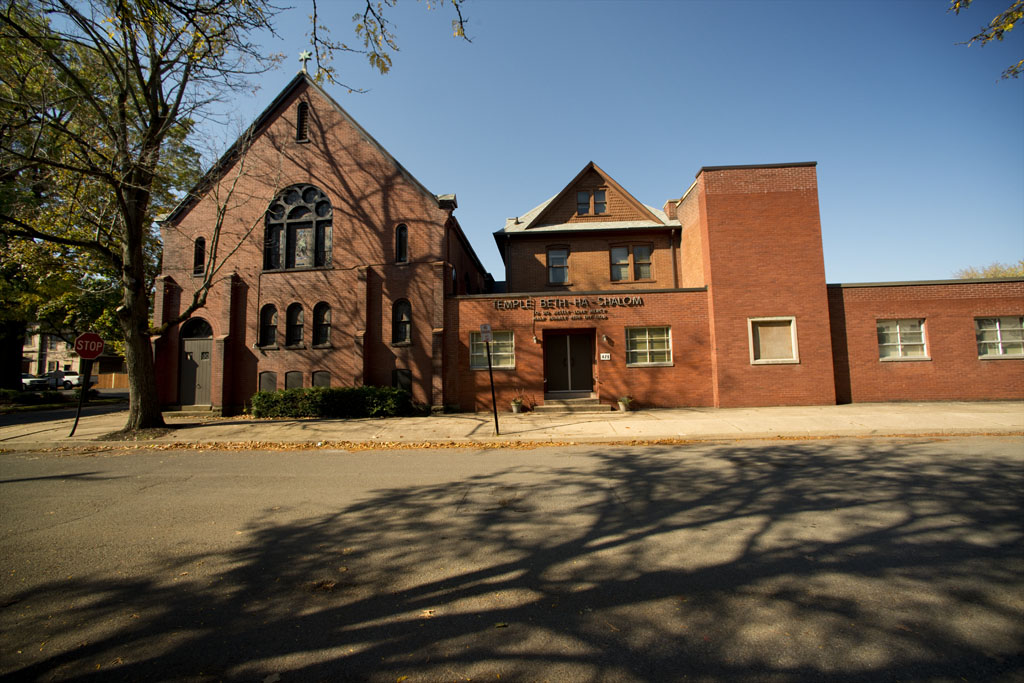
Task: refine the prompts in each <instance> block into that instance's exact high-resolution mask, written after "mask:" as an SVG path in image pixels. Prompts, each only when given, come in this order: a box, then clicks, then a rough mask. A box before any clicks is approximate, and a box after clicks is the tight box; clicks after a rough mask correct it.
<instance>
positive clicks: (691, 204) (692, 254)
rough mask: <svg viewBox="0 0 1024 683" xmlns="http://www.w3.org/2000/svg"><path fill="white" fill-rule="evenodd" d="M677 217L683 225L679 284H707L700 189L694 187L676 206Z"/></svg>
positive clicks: (683, 285)
mask: <svg viewBox="0 0 1024 683" xmlns="http://www.w3.org/2000/svg"><path fill="white" fill-rule="evenodd" d="M676 217H677V218H678V219H679V224H680V225H681V226H682V236H681V238H680V247H679V252H680V253H679V270H680V278H679V285H680V286H681V287H703V286H705V285H706V284H707V276H706V275H705V273H704V265H705V263H706V262H707V260H706V259H705V257H704V251H703V244H702V240H701V237H702V232H701V222H700V191H699V190H697V188H696V187H694V188H693V189H692V190H690V192H689V193H688V194H687V195H686V196H684V197H683V199H682V201H681V202H680V204H679V206H678V207H676Z"/></svg>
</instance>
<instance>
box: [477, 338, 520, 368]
mask: <svg viewBox="0 0 1024 683" xmlns="http://www.w3.org/2000/svg"><path fill="white" fill-rule="evenodd" d="M491 334H492V335H493V339H494V341H492V342H491V367H492V368H502V369H509V368H514V367H515V366H516V349H515V346H516V345H515V337H514V335H513V334H512V330H494V331H493V332H492V333H491ZM469 367H471V368H473V369H475V370H479V369H481V368H486V367H487V346H486V345H485V344H484V341H483V339H481V337H480V333H479V332H470V333H469Z"/></svg>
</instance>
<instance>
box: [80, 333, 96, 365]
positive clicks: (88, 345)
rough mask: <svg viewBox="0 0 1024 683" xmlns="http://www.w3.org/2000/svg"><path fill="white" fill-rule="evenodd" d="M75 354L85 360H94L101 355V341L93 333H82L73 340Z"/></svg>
mask: <svg viewBox="0 0 1024 683" xmlns="http://www.w3.org/2000/svg"><path fill="white" fill-rule="evenodd" d="M75 353H77V354H78V355H79V356H81V357H82V358H84V359H85V360H95V359H96V358H98V357H99V355H100V354H101V353H103V339H102V338H101V337H100V335H98V334H96V333H95V332H83V333H82V334H80V335H78V337H77V338H76V339H75Z"/></svg>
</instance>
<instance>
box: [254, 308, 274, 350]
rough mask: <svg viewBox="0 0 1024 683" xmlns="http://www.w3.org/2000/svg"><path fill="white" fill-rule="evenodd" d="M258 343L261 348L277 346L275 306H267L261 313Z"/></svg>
mask: <svg viewBox="0 0 1024 683" xmlns="http://www.w3.org/2000/svg"><path fill="white" fill-rule="evenodd" d="M258 343H259V345H260V346H274V345H275V344H277V307H276V306H274V305H273V304H267V305H266V306H264V307H263V309H262V310H261V311H260V335H259V340H258Z"/></svg>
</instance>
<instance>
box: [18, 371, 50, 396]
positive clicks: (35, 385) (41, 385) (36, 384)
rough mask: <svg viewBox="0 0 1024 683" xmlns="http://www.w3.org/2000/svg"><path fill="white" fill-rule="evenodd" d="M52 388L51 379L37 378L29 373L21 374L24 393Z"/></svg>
mask: <svg viewBox="0 0 1024 683" xmlns="http://www.w3.org/2000/svg"><path fill="white" fill-rule="evenodd" d="M49 386H50V379H49V378H48V377H45V376H43V377H36V376H35V375H30V374H28V373H27V372H23V373H21V389H22V391H33V390H35V389H43V390H46V389H48V388H49Z"/></svg>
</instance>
